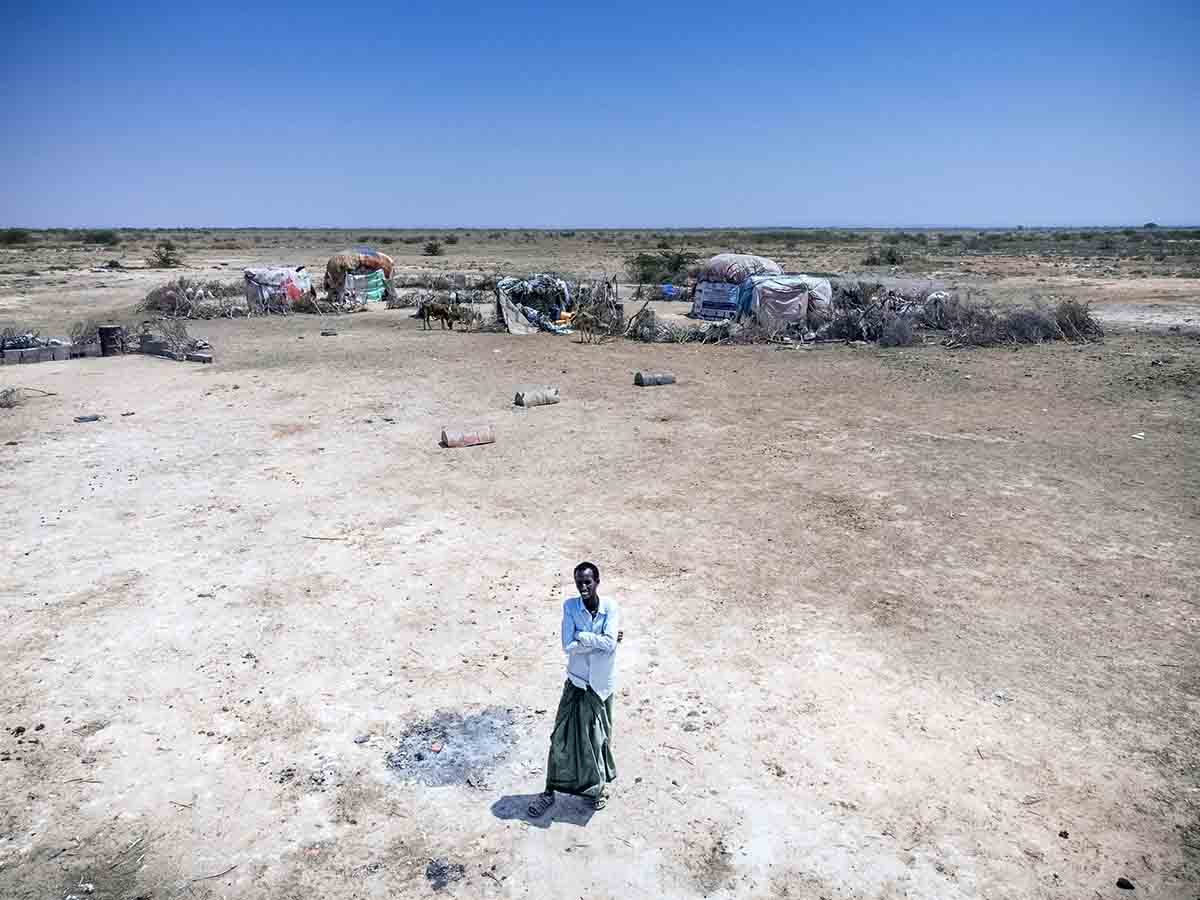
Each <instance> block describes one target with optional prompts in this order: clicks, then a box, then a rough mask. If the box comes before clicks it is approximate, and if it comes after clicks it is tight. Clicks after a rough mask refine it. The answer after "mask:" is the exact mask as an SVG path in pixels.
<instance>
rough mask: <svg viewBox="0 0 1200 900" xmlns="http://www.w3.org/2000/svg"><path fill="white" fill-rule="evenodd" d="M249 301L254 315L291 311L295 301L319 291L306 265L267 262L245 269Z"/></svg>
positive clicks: (250, 310)
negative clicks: (271, 263)
mask: <svg viewBox="0 0 1200 900" xmlns="http://www.w3.org/2000/svg"><path fill="white" fill-rule="evenodd" d="M242 275H243V277H244V278H245V281H246V305H247V307H248V308H249V313H250V315H256V314H266V313H288V312H291V309H292V304H293V303H295V302H296V301H297V300H301V299H303V298H304V297H308V298H310V299H312V298H315V297H316V295H317V291H316V288H315V287H313V283H312V277H311V276H310V275H309V274H308V270H307V269H305V267H304V266H298V267H296V268H291V267H288V266H263V267H259V268H252V269H245V270H244V271H243V272H242Z"/></svg>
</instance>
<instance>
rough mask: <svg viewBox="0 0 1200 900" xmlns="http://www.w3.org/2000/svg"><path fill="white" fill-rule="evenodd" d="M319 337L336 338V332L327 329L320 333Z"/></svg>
mask: <svg viewBox="0 0 1200 900" xmlns="http://www.w3.org/2000/svg"><path fill="white" fill-rule="evenodd" d="M321 337H337V332H336V331H334V330H333V329H329V328H327V329H326V330H325V331H322V332H321Z"/></svg>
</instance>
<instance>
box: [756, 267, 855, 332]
mask: <svg viewBox="0 0 1200 900" xmlns="http://www.w3.org/2000/svg"><path fill="white" fill-rule="evenodd" d="M832 301H833V286H832V285H831V284H830V283H829V279H827V278H814V277H812V276H811V275H751V276H750V277H749V278H747V279H746V280H745V281H743V282H742V283H741V284H740V285H738V300H737V316H736V318H738V319H743V318H745V317H747V316H750V317H753V318H754V320H755V321H757V322H758V324H759V325H761V326H762V327H763V328H765V329H767V330H768V331H779V330H780V329H782V328H785V327H787V326H788V325H804V324H805V323H806V322H807V320H808V310H809V307H810V305H812V306H817V307H820V308H822V309H824V308H825V307H828V306H829V304H830V303H831V302H832Z"/></svg>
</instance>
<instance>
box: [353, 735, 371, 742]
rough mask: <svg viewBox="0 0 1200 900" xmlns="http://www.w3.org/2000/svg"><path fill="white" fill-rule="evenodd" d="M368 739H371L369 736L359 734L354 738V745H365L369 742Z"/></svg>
mask: <svg viewBox="0 0 1200 900" xmlns="http://www.w3.org/2000/svg"><path fill="white" fill-rule="evenodd" d="M370 739H371V736H370V735H369V734H360V735H359V736H358V737H356V738H355V739H354V743H356V744H365V743H366V742H367V741H369V740H370Z"/></svg>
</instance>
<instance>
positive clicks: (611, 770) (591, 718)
mask: <svg viewBox="0 0 1200 900" xmlns="http://www.w3.org/2000/svg"><path fill="white" fill-rule="evenodd" d="M575 587H576V588H578V589H579V596H578V597H572V598H571V599H570V600H568V601H567V602H566V603H564V604H563V617H562V648H563V653H565V654H566V655H567V681H566V683H565V684H564V685H563V692H562V697H561V698H560V699H559V701H558V713H557V714H556V715H555V717H554V731H553V733H552V734H551V735H550V759H549V761H548V762H547V763H546V790H545V791H544V792H543V793H542V794H541V795H539V796H538V798H537V799H536V800H534V801H533V802H532V803H530V804H529V814H530V815H531V816H533V817H535V818H536V817H538V816H540V815H542V814H543V813H545V812H546V810H548V809H549V808H550V807H551V806H553V805H554V792H555V791H561V792H562V793H564V794H575V795H576V796H579V797H588V798H590V799H591V801H592V803H593V804H594V805H595V807H596V809H603V808H604V805H605V803H607V802H608V795H607V786H608V783H609V782H610V781H613V780H615V779H616V777H617V766H616V763H614V762H613V755H612V746H611V742H612V716H613V689H614V688H615V687H616V669H617V644H618V643H620V641H621V638H622V637H623V636H624V635H623V634H622V633H621V631H620V630H619V629H618V612H617V604H616V602H615V601H613V600H602V599H600V593H599V588H600V570H599V569H598V568H596V564H595V563H590V562H581V563H580V564H579V565H577V566H576V567H575Z"/></svg>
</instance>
